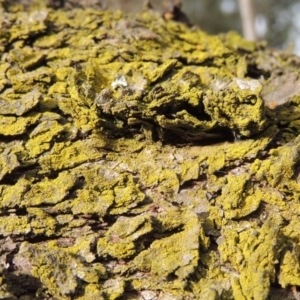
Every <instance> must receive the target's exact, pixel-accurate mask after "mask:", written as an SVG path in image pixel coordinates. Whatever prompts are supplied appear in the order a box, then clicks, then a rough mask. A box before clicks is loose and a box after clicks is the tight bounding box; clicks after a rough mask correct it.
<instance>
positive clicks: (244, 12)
mask: <svg viewBox="0 0 300 300" xmlns="http://www.w3.org/2000/svg"><path fill="white" fill-rule="evenodd" d="M239 7H240V14H241V19H242V24H243V35H244V38H245V39H247V40H251V41H256V40H257V35H256V30H255V8H254V7H255V4H254V0H239Z"/></svg>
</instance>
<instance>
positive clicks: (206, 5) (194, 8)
mask: <svg viewBox="0 0 300 300" xmlns="http://www.w3.org/2000/svg"><path fill="white" fill-rule="evenodd" d="M245 1H247V0H245ZM102 2H103V3H104V4H106V5H107V6H108V7H109V8H112V9H122V10H124V11H141V10H142V8H143V3H144V1H143V0H102ZM171 2H172V1H171ZM173 2H176V1H173ZM181 2H182V11H183V12H184V13H185V14H186V15H187V16H188V18H189V20H190V22H191V23H192V24H195V25H198V26H199V27H200V28H201V29H203V30H205V31H206V32H209V33H221V32H227V31H229V30H236V31H238V32H239V33H240V34H243V25H242V18H241V13H240V8H241V2H242V0H182V1H181ZM250 2H252V6H253V8H255V9H254V15H253V18H252V21H253V27H254V28H255V32H256V37H257V40H265V41H267V42H268V45H269V46H270V47H273V48H277V49H287V48H288V49H289V50H291V51H292V52H294V53H296V54H297V55H300V1H299V0H250ZM151 4H152V5H153V7H154V9H155V10H159V11H162V12H163V10H164V8H163V1H162V0H152V1H151Z"/></svg>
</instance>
